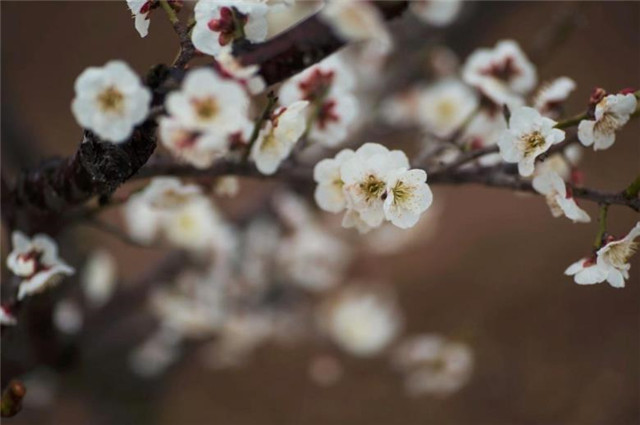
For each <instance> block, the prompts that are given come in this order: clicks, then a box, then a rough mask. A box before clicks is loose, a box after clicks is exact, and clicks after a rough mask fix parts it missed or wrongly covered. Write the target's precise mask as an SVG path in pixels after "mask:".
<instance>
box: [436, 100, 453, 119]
mask: <svg viewBox="0 0 640 425" xmlns="http://www.w3.org/2000/svg"><path fill="white" fill-rule="evenodd" d="M436 110H437V111H438V115H439V116H440V118H441V119H443V120H445V121H448V120H450V119H451V118H452V117H453V115H454V114H455V112H456V105H455V103H453V102H452V101H451V100H449V99H446V100H442V101H441V102H439V103H438V106H437V108H436Z"/></svg>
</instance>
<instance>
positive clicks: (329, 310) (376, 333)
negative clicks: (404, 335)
mask: <svg viewBox="0 0 640 425" xmlns="http://www.w3.org/2000/svg"><path fill="white" fill-rule="evenodd" d="M384 289H386V288H384ZM320 320H321V326H322V328H323V329H324V330H325V331H326V332H327V334H328V335H329V336H330V337H331V339H332V340H333V341H334V342H335V343H336V344H337V345H338V346H339V347H340V348H342V349H343V350H345V351H347V352H348V353H350V354H352V355H354V356H358V357H371V356H375V355H377V354H379V353H380V352H381V351H383V350H384V349H385V348H386V347H387V346H388V345H389V344H390V343H391V342H392V341H393V339H394V338H395V337H396V335H397V334H398V332H399V330H400V327H401V323H402V319H401V316H400V312H399V309H398V306H397V304H396V302H395V299H394V297H393V296H392V295H391V294H390V293H388V292H385V291H384V290H383V288H371V287H362V286H351V287H346V288H344V289H343V290H342V291H341V292H340V293H339V294H338V295H337V297H336V298H335V299H333V300H330V301H329V302H328V303H327V304H326V305H324V306H323V310H322V311H321V317H320Z"/></svg>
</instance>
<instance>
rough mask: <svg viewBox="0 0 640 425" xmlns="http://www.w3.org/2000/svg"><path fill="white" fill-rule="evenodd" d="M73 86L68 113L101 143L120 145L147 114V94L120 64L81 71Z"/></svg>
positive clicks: (136, 77) (148, 99)
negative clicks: (73, 96) (69, 111)
mask: <svg viewBox="0 0 640 425" xmlns="http://www.w3.org/2000/svg"><path fill="white" fill-rule="evenodd" d="M74 87H75V98H74V99H73V102H72V103H71V111H72V112H73V115H74V117H75V118H76V121H78V123H79V124H80V125H81V126H82V127H84V128H87V129H89V130H91V131H93V132H94V133H96V134H97V135H98V136H99V137H101V138H103V139H104V140H107V141H110V142H115V143H120V142H124V141H125V140H127V139H128V138H129V136H131V134H132V133H133V128H134V127H135V126H136V125H138V124H140V123H141V122H143V121H144V119H145V118H146V116H147V113H148V112H149V104H150V103H151V91H150V90H149V89H148V88H147V87H145V86H143V85H142V83H141V81H140V78H138V76H137V75H136V73H135V72H133V70H132V69H131V68H130V67H129V66H128V65H127V64H126V63H124V62H122V61H110V62H107V64H106V65H105V66H104V67H102V68H98V67H90V68H87V69H85V70H84V71H83V72H82V73H81V74H80V75H79V76H78V78H77V79H76V82H75V86H74Z"/></svg>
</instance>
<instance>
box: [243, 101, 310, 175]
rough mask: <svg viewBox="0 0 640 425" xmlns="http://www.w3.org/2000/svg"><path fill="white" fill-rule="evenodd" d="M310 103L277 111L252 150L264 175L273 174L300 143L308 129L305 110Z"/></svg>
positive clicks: (297, 103) (299, 102)
mask: <svg viewBox="0 0 640 425" xmlns="http://www.w3.org/2000/svg"><path fill="white" fill-rule="evenodd" d="M308 104H309V102H307V101H298V102H294V103H292V104H291V105H289V106H287V107H281V108H279V109H278V110H276V111H275V113H274V114H273V116H272V117H271V119H269V120H268V121H267V122H266V123H265V124H264V127H263V128H262V130H260V134H259V135H258V139H257V140H256V141H255V143H254V144H253V146H252V148H251V158H252V159H253V161H254V162H255V164H256V168H258V170H259V171H260V172H261V173H263V174H273V173H275V172H276V170H277V169H278V167H279V166H280V163H281V162H282V161H284V160H285V159H286V158H287V157H288V156H289V154H291V150H292V149H293V147H294V146H295V144H296V143H297V142H298V140H299V139H300V137H301V136H302V134H303V133H304V130H305V128H306V123H307V121H306V114H305V109H306V108H307V105H308Z"/></svg>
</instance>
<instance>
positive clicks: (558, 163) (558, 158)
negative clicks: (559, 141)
mask: <svg viewBox="0 0 640 425" xmlns="http://www.w3.org/2000/svg"><path fill="white" fill-rule="evenodd" d="M583 150H584V148H583V147H582V146H580V145H577V144H573V145H569V146H567V147H566V148H565V149H564V151H563V152H562V153H556V154H553V155H550V156H549V157H548V158H546V159H545V160H544V161H540V162H539V163H538V164H536V169H535V173H534V174H535V175H536V176H538V175H541V174H545V173H547V172H554V173H557V174H558V175H559V176H560V177H562V179H563V180H565V181H567V180H569V179H570V178H571V173H572V170H573V169H574V167H576V166H577V165H578V163H579V162H580V159H582V151H583Z"/></svg>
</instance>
